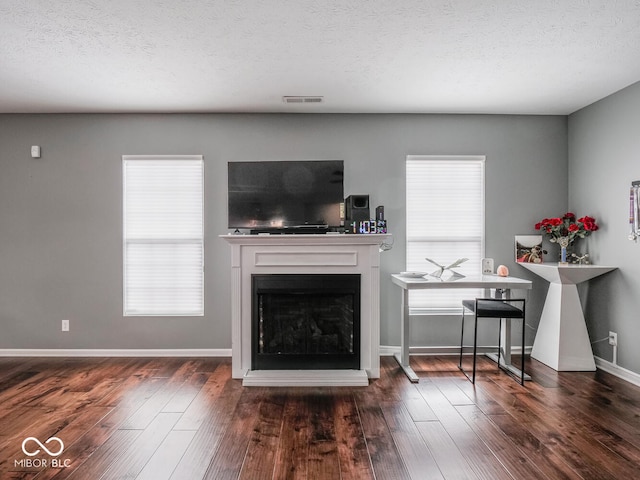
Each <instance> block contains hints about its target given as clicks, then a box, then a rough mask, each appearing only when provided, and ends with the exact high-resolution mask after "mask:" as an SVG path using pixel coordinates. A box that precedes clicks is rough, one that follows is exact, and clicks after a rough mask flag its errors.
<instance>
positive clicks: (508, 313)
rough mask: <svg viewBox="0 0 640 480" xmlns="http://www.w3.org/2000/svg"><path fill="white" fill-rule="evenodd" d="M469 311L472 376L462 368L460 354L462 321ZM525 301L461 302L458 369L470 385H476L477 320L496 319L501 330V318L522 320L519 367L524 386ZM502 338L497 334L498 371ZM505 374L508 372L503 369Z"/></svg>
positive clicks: (484, 300)
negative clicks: (470, 319) (470, 316)
mask: <svg viewBox="0 0 640 480" xmlns="http://www.w3.org/2000/svg"><path fill="white" fill-rule="evenodd" d="M512 303H517V304H521V305H522V307H521V308H518V307H516V306H515V305H512ZM467 310H468V311H470V312H472V313H473V314H474V328H473V372H472V376H471V377H469V374H468V373H467V372H466V371H465V370H464V369H463V368H462V352H463V348H464V346H463V345H464V320H465V312H466V311H467ZM524 311H525V300H524V298H515V299H514V298H512V299H501V298H476V299H475V300H463V301H462V330H461V333H460V362H459V364H458V368H459V369H460V371H462V373H464V374H465V376H466V377H467V378H468V379H469V380H471V383H476V355H477V351H478V318H497V319H499V320H500V330H502V319H503V318H505V319H506V318H520V319H522V356H521V358H522V361H521V366H520V372H521V373H520V385H524V333H525V332H524V331H525V327H524V326H525V318H524ZM501 341H502V338H501V335H500V334H498V370H500V368H501V366H500V355H501V353H502V344H501ZM505 371H507V373H509V371H508V370H506V369H505Z"/></svg>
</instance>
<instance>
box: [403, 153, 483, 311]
mask: <svg viewBox="0 0 640 480" xmlns="http://www.w3.org/2000/svg"><path fill="white" fill-rule="evenodd" d="M406 191H407V203H406V204H407V267H406V268H407V271H418V272H428V273H431V272H433V271H435V270H437V267H435V266H433V265H432V264H430V263H429V262H427V261H426V260H425V258H426V257H428V258H431V259H432V260H434V261H436V262H437V263H439V264H441V265H449V264H451V263H453V262H454V261H456V260H457V259H458V258H462V257H466V258H468V259H469V260H468V261H467V262H465V263H463V264H462V265H461V266H460V267H458V268H456V271H457V272H459V273H461V274H463V275H477V274H479V272H480V263H481V259H482V257H483V256H484V157H483V156H460V157H458V156H455V157H454V156H426V155H425V156H423V155H409V156H407V163H406ZM476 296H482V290H456V289H442V290H440V289H435V290H428V291H427V290H423V291H412V292H410V296H409V307H410V308H411V310H412V311H414V312H415V313H447V312H452V311H453V310H454V309H455V311H456V312H459V311H460V309H461V301H462V299H463V298H473V297H476Z"/></svg>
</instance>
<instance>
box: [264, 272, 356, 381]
mask: <svg viewBox="0 0 640 480" xmlns="http://www.w3.org/2000/svg"><path fill="white" fill-rule="evenodd" d="M251 283H252V301H251V306H252V314H251V316H252V323H251V369H252V370H298V369H299V370H327V369H356V370H357V369H360V275H341V274H338V275H327V274H321V275H313V274H309V275H297V274H294V275H291V274H273V275H253V276H252V279H251Z"/></svg>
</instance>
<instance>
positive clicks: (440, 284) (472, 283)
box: [391, 273, 532, 383]
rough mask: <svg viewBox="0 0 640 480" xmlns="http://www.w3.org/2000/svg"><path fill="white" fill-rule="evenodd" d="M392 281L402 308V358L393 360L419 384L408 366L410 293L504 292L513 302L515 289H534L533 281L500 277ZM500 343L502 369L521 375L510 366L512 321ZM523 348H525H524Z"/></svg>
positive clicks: (394, 277) (395, 278) (393, 278)
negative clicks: (476, 289)
mask: <svg viewBox="0 0 640 480" xmlns="http://www.w3.org/2000/svg"><path fill="white" fill-rule="evenodd" d="M391 281H392V282H393V283H394V284H396V285H397V286H399V287H400V288H401V289H402V304H401V317H400V318H401V322H400V325H401V328H400V332H401V333H400V354H399V355H398V354H395V355H394V357H395V359H396V360H397V362H398V364H400V367H401V368H402V370H404V373H405V374H406V375H407V377H408V378H409V380H410V381H411V382H413V383H418V381H419V379H418V375H416V373H415V372H414V371H413V369H412V368H411V367H410V366H409V340H410V339H411V317H410V313H409V290H423V289H441V288H444V289H449V288H483V289H485V290H492V289H497V290H503V291H504V292H505V296H504V298H506V299H509V298H511V290H512V289H522V290H529V289H531V286H532V282H531V281H530V280H523V279H521V278H515V277H500V276H498V275H479V276H477V277H462V278H460V277H453V278H450V279H439V278H433V277H430V276H428V275H427V276H424V277H420V278H407V277H404V276H402V275H400V274H397V273H396V274H392V275H391ZM485 296H486V297H489V296H490V295H489V293H488V292H486V293H485ZM460 314H461V315H462V304H461V305H460ZM500 335H501V338H502V340H501V342H502V345H504V351H503V356H502V359H500V365H501V366H502V367H504V368H506V369H508V370H509V371H510V372H512V373H514V374H515V375H520V370H518V369H517V368H516V367H515V366H513V365H512V364H511V320H507V321H505V322H503V323H502V330H501V332H500ZM523 348H524V345H523ZM488 356H489V357H490V358H492V359H493V360H495V361H498V356H497V355H488ZM525 379H527V380H529V379H530V377H528V376H527V375H525Z"/></svg>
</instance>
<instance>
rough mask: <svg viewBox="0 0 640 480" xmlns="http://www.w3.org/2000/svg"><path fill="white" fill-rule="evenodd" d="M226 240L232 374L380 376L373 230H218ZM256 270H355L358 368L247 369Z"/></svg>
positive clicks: (276, 380) (283, 381) (251, 378)
mask: <svg viewBox="0 0 640 480" xmlns="http://www.w3.org/2000/svg"><path fill="white" fill-rule="evenodd" d="M221 238H222V239H224V240H225V241H226V242H228V243H229V244H231V321H232V332H231V336H232V339H231V342H232V344H231V355H232V376H233V378H242V379H243V385H255V386H258V385H259V386H324V385H327V386H328V385H331V386H347V385H351V386H353V385H356V386H363V385H368V379H369V378H378V377H380V353H379V350H380V249H379V246H380V244H382V243H384V242H385V241H386V240H387V239H389V238H390V235H386V234H373V235H358V234H356V235H349V234H326V235H322V234H320V235H304V234H303V235H221ZM260 274H294V275H295V274H359V275H360V282H361V284H360V292H361V300H360V302H361V310H360V315H361V324H360V370H358V371H354V370H296V369H295V366H292V367H293V368H292V369H291V370H253V369H252V368H251V277H252V276H253V275H260Z"/></svg>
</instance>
